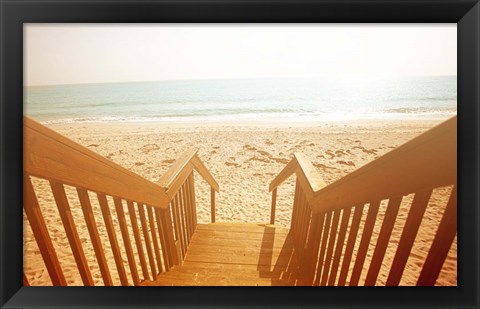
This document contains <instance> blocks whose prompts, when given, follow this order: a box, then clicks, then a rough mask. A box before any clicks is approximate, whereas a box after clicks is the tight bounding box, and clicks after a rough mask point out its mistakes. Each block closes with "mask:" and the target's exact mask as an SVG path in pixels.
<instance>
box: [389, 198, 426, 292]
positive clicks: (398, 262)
mask: <svg viewBox="0 0 480 309" xmlns="http://www.w3.org/2000/svg"><path fill="white" fill-rule="evenodd" d="M431 195H432V190H431V189H430V190H426V191H422V192H418V193H416V194H415V197H414V198H413V202H412V206H411V207H410V211H409V213H408V217H407V221H406V222H405V226H404V228H403V232H402V236H401V237H400V242H399V243H398V248H397V252H396V254H395V257H394V259H393V262H392V267H391V268H390V273H389V274H388V279H387V286H396V285H398V284H399V283H400V279H401V278H402V274H403V271H404V269H405V265H406V264H407V260H408V256H409V255H410V251H411V250H412V246H413V242H414V241H415V237H416V236H417V232H418V228H419V227H420V223H421V221H422V219H423V214H424V213H425V209H426V208H427V205H428V201H429V200H430V196H431Z"/></svg>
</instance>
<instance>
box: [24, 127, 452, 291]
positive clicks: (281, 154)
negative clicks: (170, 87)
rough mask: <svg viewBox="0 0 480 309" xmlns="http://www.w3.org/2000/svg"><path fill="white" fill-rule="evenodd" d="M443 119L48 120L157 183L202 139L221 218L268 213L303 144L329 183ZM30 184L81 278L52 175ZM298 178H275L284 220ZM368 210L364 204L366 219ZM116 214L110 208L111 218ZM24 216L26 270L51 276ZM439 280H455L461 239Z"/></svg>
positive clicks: (415, 269) (432, 213)
mask: <svg viewBox="0 0 480 309" xmlns="http://www.w3.org/2000/svg"><path fill="white" fill-rule="evenodd" d="M446 119H447V118H446V117H443V118H436V119H421V120H419V119H417V120H414V119H412V120H381V121H379V120H364V121H352V122H340V121H338V122H329V123H272V122H264V123H262V122H258V123H248V122H243V123H241V122H238V123H215V122H211V123H189V124H187V123H175V124H173V123H155V122H152V123H148V122H147V123H82V124H52V125H48V126H49V127H50V128H52V129H53V130H55V131H57V132H59V133H61V134H63V135H65V136H67V137H68V138H70V139H72V140H73V141H75V142H77V143H79V144H81V145H83V146H85V147H87V148H89V149H91V150H92V151H95V152H97V153H98V154H100V155H102V156H105V157H106V158H108V159H110V160H112V161H113V162H115V163H117V164H119V165H121V166H123V167H125V168H127V169H129V170H131V171H132V172H135V173H137V174H139V175H141V176H143V177H145V178H146V179H148V180H150V181H153V182H156V181H157V180H158V179H159V177H160V176H161V175H162V174H163V173H165V171H166V170H167V169H168V168H169V167H170V166H171V164H172V163H173V162H175V159H176V158H177V157H178V156H179V155H180V154H181V153H182V152H184V151H186V150H188V149H190V148H192V147H195V148H198V149H199V152H198V155H199V157H200V159H201V160H202V161H203V162H204V164H205V165H206V166H207V168H208V169H209V170H210V172H211V173H212V175H213V176H214V177H215V179H216V180H217V182H218V183H219V185H220V192H219V193H218V194H217V197H216V219H217V221H218V222H263V223H266V222H268V221H269V220H270V206H271V195H270V193H269V192H268V185H269V183H270V182H271V181H272V180H273V178H274V177H275V176H276V175H277V174H278V173H279V172H280V171H281V170H282V169H283V167H284V166H285V165H286V164H287V163H288V162H289V161H290V159H291V157H292V154H293V153H295V152H302V153H303V154H304V155H305V156H306V157H307V158H309V159H310V160H311V162H312V163H313V165H314V166H315V167H316V168H317V169H318V171H319V172H320V174H321V175H322V177H323V179H324V180H325V182H326V183H327V184H331V183H333V182H335V181H336V180H338V179H340V178H341V177H342V176H345V175H346V174H348V173H350V172H352V171H354V170H356V169H358V168H359V167H361V166H363V165H365V164H367V163H368V162H370V161H372V160H374V159H376V158H378V157H380V156H382V155H383V154H385V153H387V152H389V151H391V150H393V149H394V148H396V147H397V146H399V145H401V144H403V143H405V142H407V141H408V140H410V139H412V138H414V137H416V136H418V135H419V134H421V133H423V132H425V131H427V130H428V129H430V128H432V127H433V126H434V125H436V124H439V123H440V122H442V121H443V120H446ZM33 183H34V186H35V188H36V192H37V195H38V199H39V202H40V205H41V208H42V211H43V214H44V217H45V219H46V222H47V226H48V228H49V233H50V236H51V237H52V239H53V240H54V246H55V249H56V251H57V255H58V256H59V258H60V262H61V265H62V268H63V271H64V273H65V275H66V277H67V281H68V284H69V285H82V281H81V279H80V276H79V275H78V270H77V269H76V264H75V261H74V259H73V256H72V254H71V250H70V248H69V245H68V240H67V238H66V236H65V232H64V229H63V226H62V223H61V221H60V219H59V215H58V211H57V210H56V206H55V203H54V200H53V197H52V194H51V192H50V189H49V186H48V182H46V181H43V180H39V179H34V180H33ZM195 184H196V196H197V213H198V222H200V223H208V222H209V220H210V193H209V187H208V186H207V184H206V182H205V181H203V179H201V178H200V177H198V175H196V178H195ZM294 185H295V179H294V177H291V178H290V179H289V180H288V181H287V182H286V183H284V184H283V185H282V186H280V187H279V190H278V198H277V210H276V222H275V223H276V224H278V225H280V226H284V227H289V224H290V217H291V208H292V199H293V192H294ZM66 190H67V193H68V196H69V199H70V202H71V207H72V213H73V215H74V217H78V218H82V216H83V215H82V212H81V209H80V207H79V204H78V199H76V197H75V195H76V192H75V190H74V189H73V188H66ZM449 192H450V188H441V189H437V190H435V192H434V195H433V196H432V198H431V200H430V203H429V207H428V208H427V212H426V214H425V217H424V219H423V221H422V226H421V229H420V231H419V233H418V235H417V238H416V241H415V244H414V247H413V249H412V253H411V255H410V258H409V260H408V263H407V267H406V270H405V273H404V277H403V278H402V281H401V283H400V284H401V285H414V284H415V282H416V279H417V278H418V275H419V272H420V270H421V266H422V263H423V261H424V260H425V257H426V255H427V253H428V250H429V248H430V243H431V241H432V239H433V236H434V234H435V232H436V227H437V226H438V222H439V220H440V218H441V215H442V213H443V208H444V205H445V199H446V197H448V194H449ZM92 197H93V195H92ZM92 200H93V199H92ZM409 201H411V197H405V198H404V202H403V204H405V205H403V204H402V207H401V209H400V212H399V215H398V218H397V222H396V224H395V228H394V231H393V235H392V239H391V241H390V244H389V247H388V250H387V253H386V256H385V259H384V261H383V266H382V270H385V269H388V268H389V265H390V264H391V262H392V260H393V256H394V254H395V244H396V243H398V239H399V238H400V235H401V228H402V226H403V224H404V221H405V218H406V216H407V214H408V208H407V207H406V206H407V204H408V203H409ZM112 204H113V203H112ZM93 207H94V213H95V214H96V215H97V218H98V219H97V220H100V218H101V212H100V209H99V207H98V205H95V204H94V205H93ZM385 208H386V202H385V201H384V202H382V204H381V206H380V210H379V215H378V218H377V224H376V226H375V228H374V233H373V238H372V242H371V245H372V243H374V241H375V239H376V237H377V236H378V233H379V230H380V224H381V220H382V218H383V216H384V213H385ZM365 215H366V214H365V213H364V216H363V220H364V219H365ZM80 221H81V220H80ZM116 222H117V221H116V217H115V216H114V223H116ZM25 223H26V224H25V229H24V270H25V273H26V275H27V278H28V280H29V282H30V284H31V285H51V282H50V279H49V276H48V272H47V270H46V268H45V266H44V264H43V261H42V258H41V255H40V253H39V250H38V248H37V246H36V244H35V240H34V237H33V235H32V232H31V229H30V227H29V226H28V221H26V220H25ZM82 224H83V225H82ZM117 226H118V225H117ZM99 231H100V234H101V237H102V240H104V244H105V246H106V247H107V259H108V261H109V262H110V264H111V265H112V266H111V268H112V277H113V279H114V281H115V282H116V284H118V282H119V281H118V276H117V274H116V273H115V271H113V269H114V262H113V255H112V254H111V250H110V249H109V248H108V246H107V244H108V238H107V236H106V231H105V230H104V228H103V230H102V226H99ZM78 232H79V234H80V238H81V241H82V243H83V244H84V250H85V251H86V252H87V255H88V262H89V265H90V267H91V270H92V275H93V277H94V280H95V283H96V284H98V285H103V281H102V279H101V275H100V272H99V270H98V266H97V263H96V259H95V257H94V253H93V249H92V245H91V242H90V238H89V234H88V231H87V228H86V226H85V223H84V221H81V222H80V223H79V225H78ZM118 234H119V233H118ZM124 258H125V255H124ZM370 259H371V255H369V256H367V259H366V262H365V270H364V271H363V276H362V277H361V279H360V284H362V282H363V280H364V279H365V275H366V269H368V266H369V260H370ZM125 263H126V261H125ZM127 269H128V268H127ZM387 275H388V273H386V272H385V271H383V272H382V271H381V273H380V276H379V279H378V281H377V285H382V284H384V282H385V280H386V276H387ZM437 285H446V286H451V285H457V241H456V239H455V240H454V243H453V245H452V247H451V249H450V252H449V255H448V258H447V260H446V262H445V264H444V266H443V269H442V272H441V274H440V277H439V279H438V281H437Z"/></svg>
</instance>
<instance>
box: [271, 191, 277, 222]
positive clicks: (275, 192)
mask: <svg viewBox="0 0 480 309" xmlns="http://www.w3.org/2000/svg"><path fill="white" fill-rule="evenodd" d="M276 207H277V188H275V189H273V191H272V207H271V209H270V224H275V208H276Z"/></svg>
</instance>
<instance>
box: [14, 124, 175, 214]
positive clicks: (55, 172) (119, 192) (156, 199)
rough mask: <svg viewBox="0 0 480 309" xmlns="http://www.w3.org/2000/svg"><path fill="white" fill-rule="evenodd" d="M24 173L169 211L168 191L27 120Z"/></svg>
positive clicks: (25, 125) (25, 126)
mask: <svg viewBox="0 0 480 309" xmlns="http://www.w3.org/2000/svg"><path fill="white" fill-rule="evenodd" d="M23 121H24V150H23V153H24V160H23V163H24V164H23V169H24V172H25V173H27V174H29V175H32V176H37V177H40V178H45V179H49V180H52V181H55V182H60V183H64V184H67V185H71V186H74V187H79V188H84V189H87V190H91V191H94V192H101V193H103V194H108V195H111V196H118V197H121V198H125V199H129V200H133V201H140V202H143V203H148V204H151V205H154V206H155V207H161V208H165V207H167V205H168V200H169V199H168V196H167V194H166V193H165V190H164V189H163V188H162V187H160V186H158V185H156V184H154V183H153V182H150V181H148V180H146V179H144V178H143V177H141V176H139V175H137V174H135V173H132V172H130V171H129V170H127V169H125V168H123V167H121V166H119V165H117V164H115V163H113V162H112V161H110V160H108V159H106V158H104V157H102V156H100V155H99V154H96V153H95V152H93V151H91V150H89V149H87V148H86V147H83V146H81V145H79V144H77V143H75V142H73V141H72V140H70V139H68V138H66V137H64V136H62V135H60V134H58V133H57V132H55V131H53V130H51V129H49V128H47V127H45V126H43V125H41V124H39V123H37V122H35V121H34V120H32V119H30V118H28V117H24V118H23Z"/></svg>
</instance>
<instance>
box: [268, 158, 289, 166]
mask: <svg viewBox="0 0 480 309" xmlns="http://www.w3.org/2000/svg"><path fill="white" fill-rule="evenodd" d="M271 159H272V160H273V161H275V162H277V163H282V164H287V163H288V162H290V160H289V159H284V158H274V157H272V158H271Z"/></svg>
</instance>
